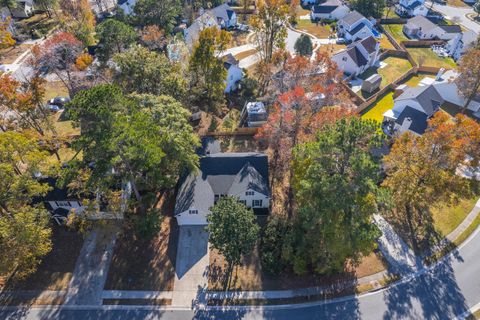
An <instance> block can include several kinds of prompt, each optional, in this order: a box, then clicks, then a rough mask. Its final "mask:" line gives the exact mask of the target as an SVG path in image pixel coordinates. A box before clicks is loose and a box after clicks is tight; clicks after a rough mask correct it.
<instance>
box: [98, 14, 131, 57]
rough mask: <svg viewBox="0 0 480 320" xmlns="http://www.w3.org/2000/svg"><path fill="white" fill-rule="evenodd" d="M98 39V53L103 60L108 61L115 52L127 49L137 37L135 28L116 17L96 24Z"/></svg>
mask: <svg viewBox="0 0 480 320" xmlns="http://www.w3.org/2000/svg"><path fill="white" fill-rule="evenodd" d="M97 37H98V40H99V49H98V51H99V55H100V58H101V59H102V60H103V61H108V60H109V59H110V58H111V57H112V56H113V55H114V54H115V53H120V52H123V51H124V50H126V49H128V48H129V47H130V46H131V45H132V44H133V43H135V40H136V39H137V33H136V32H135V30H134V29H133V28H132V27H131V26H129V25H128V24H125V23H123V22H121V21H118V20H116V19H107V20H106V21H104V22H102V23H101V24H99V25H98V26H97Z"/></svg>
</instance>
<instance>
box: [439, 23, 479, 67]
mask: <svg viewBox="0 0 480 320" xmlns="http://www.w3.org/2000/svg"><path fill="white" fill-rule="evenodd" d="M477 39H478V35H477V34H476V33H475V32H473V31H471V30H468V31H463V32H461V33H457V35H456V37H455V38H453V39H451V40H449V41H448V43H447V45H446V49H447V51H448V53H449V55H450V56H451V57H452V58H453V59H455V60H458V59H460V57H461V56H462V54H463V53H464V52H465V51H467V50H468V49H469V48H471V47H472V46H473V45H474V44H475V43H476V42H477Z"/></svg>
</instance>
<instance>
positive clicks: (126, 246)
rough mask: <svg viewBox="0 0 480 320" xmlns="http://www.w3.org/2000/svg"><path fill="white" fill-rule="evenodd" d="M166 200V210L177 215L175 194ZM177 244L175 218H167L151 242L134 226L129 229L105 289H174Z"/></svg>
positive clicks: (117, 248)
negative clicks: (140, 234) (138, 232)
mask: <svg viewBox="0 0 480 320" xmlns="http://www.w3.org/2000/svg"><path fill="white" fill-rule="evenodd" d="M163 199H164V201H163V202H162V211H163V212H167V211H169V212H173V206H174V204H175V195H174V194H173V192H170V193H169V194H168V195H167V196H165V197H164V198H163ZM177 241H178V226H177V222H176V219H175V218H172V217H164V219H163V221H162V223H161V228H160V230H159V231H158V234H157V235H156V236H155V237H154V238H153V239H151V240H148V239H144V238H142V237H140V236H139V235H138V234H137V233H136V232H135V228H134V227H133V226H126V227H125V229H124V231H123V233H122V234H121V235H120V236H119V238H118V239H117V243H116V245H115V250H114V253H113V258H112V263H111V265H110V269H109V271H108V277H107V282H106V284H105V290H148V291H150V290H151V291H171V290H173V282H174V280H175V259H176V254H177Z"/></svg>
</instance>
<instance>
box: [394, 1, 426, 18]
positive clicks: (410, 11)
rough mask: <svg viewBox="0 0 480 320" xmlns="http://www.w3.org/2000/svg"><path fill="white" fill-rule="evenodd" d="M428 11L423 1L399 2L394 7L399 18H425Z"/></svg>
mask: <svg viewBox="0 0 480 320" xmlns="http://www.w3.org/2000/svg"><path fill="white" fill-rule="evenodd" d="M428 11H429V9H428V8H427V7H426V6H425V0H400V2H399V3H398V5H397V6H396V7H395V12H396V13H397V14H398V15H399V16H401V17H415V16H426V15H427V14H428Z"/></svg>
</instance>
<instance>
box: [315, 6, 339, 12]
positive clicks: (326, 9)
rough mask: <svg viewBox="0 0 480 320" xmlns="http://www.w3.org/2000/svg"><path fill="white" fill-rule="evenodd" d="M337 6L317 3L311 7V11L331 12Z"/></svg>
mask: <svg viewBox="0 0 480 320" xmlns="http://www.w3.org/2000/svg"><path fill="white" fill-rule="evenodd" d="M337 8H338V6H337V5H317V6H313V7H312V11H313V13H332V12H333V11H335V9H337Z"/></svg>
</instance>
